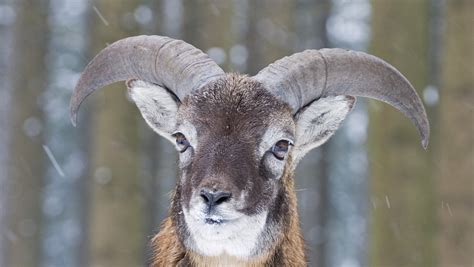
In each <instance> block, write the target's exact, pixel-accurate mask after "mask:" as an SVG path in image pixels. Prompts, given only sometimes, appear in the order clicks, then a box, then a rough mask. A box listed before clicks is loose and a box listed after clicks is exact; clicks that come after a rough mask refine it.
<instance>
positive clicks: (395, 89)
mask: <svg viewBox="0 0 474 267" xmlns="http://www.w3.org/2000/svg"><path fill="white" fill-rule="evenodd" d="M120 80H126V81H127V82H126V84H127V87H128V90H129V94H130V96H131V98H132V99H133V101H134V102H135V103H136V105H137V107H138V108H139V110H140V112H141V114H142V116H143V118H144V119H145V121H146V122H147V123H148V125H149V126H150V127H151V128H152V129H153V130H154V131H155V132H157V133H158V134H160V135H161V136H163V137H165V138H166V139H168V140H170V141H171V142H172V143H173V144H175V146H176V149H177V151H178V153H179V169H180V177H179V181H178V183H177V189H176V193H175V197H174V201H173V207H172V209H171V210H172V214H170V216H171V217H172V218H173V221H174V223H175V224H176V225H177V229H178V235H179V239H180V241H181V242H182V244H183V245H184V246H185V247H186V248H187V249H189V250H191V251H193V252H195V253H198V254H200V255H204V256H217V255H222V254H227V255H230V256H233V257H240V258H252V257H258V256H259V255H263V254H265V253H266V251H268V250H269V249H270V248H271V247H272V246H274V244H275V243H278V242H279V241H280V240H281V239H282V236H283V233H284V231H285V228H286V227H288V224H290V219H289V218H287V217H288V214H289V213H292V212H294V211H292V210H293V209H294V208H295V205H296V204H294V206H293V204H291V203H292V202H294V201H293V200H292V199H291V198H292V196H294V192H293V191H292V188H290V186H288V184H291V179H292V178H293V171H294V168H295V167H296V165H297V163H298V162H299V160H301V159H302V158H303V156H304V155H305V154H306V153H307V152H308V151H310V150H311V149H313V148H315V147H318V146H320V145H322V144H323V143H324V142H326V141H327V140H328V139H329V138H330V137H331V136H332V135H333V134H334V132H335V131H336V130H337V129H338V128H339V126H340V125H341V123H342V122H343V120H344V119H345V117H346V116H347V114H348V113H349V112H350V110H351V109H352V107H353V106H354V104H355V99H356V98H355V97H357V96H363V97H369V98H374V99H377V100H381V101H384V102H387V103H389V104H391V105H392V106H394V107H395V108H397V109H399V110H400V111H401V112H402V113H404V114H405V115H406V116H407V117H409V118H410V119H411V120H412V121H413V122H414V124H415V125H416V126H417V128H418V130H419V132H420V135H421V137H422V144H423V146H424V147H426V146H427V144H428V138H429V126H428V120H427V118H426V114H425V111H424V108H423V105H422V104H421V100H420V99H419V97H418V96H417V94H416V92H415V90H414V89H413V87H412V86H411V85H410V83H409V82H408V81H407V80H406V79H405V78H404V77H403V75H402V74H400V73H399V72H398V71H397V70H396V69H395V68H394V67H392V66H391V65H389V64H388V63H386V62H384V61H382V60H381V59H379V58H376V57H374V56H370V55H367V54H365V53H362V52H354V51H347V50H341V49H322V50H307V51H304V52H302V53H297V54H294V55H292V56H290V57H286V58H283V59H281V60H278V61H276V62H275V63H274V64H271V65H269V66H268V67H267V68H265V69H263V70H262V71H261V72H260V73H258V74H257V75H256V76H254V77H249V76H245V75H239V74H225V73H224V72H223V71H222V70H221V69H220V68H219V67H218V66H217V65H216V64H215V63H214V62H213V61H211V60H210V59H209V58H208V57H207V56H206V55H205V54H204V53H203V52H201V51H200V50H198V49H196V48H194V47H193V46H191V45H189V44H186V43H184V42H182V41H177V40H173V39H170V38H167V37H160V36H137V37H130V38H126V39H123V40H120V41H118V42H116V43H114V44H112V45H110V46H109V47H107V48H105V49H104V50H103V51H102V52H101V53H99V55H98V56H97V57H96V58H94V59H93V60H92V61H91V63H90V64H89V65H88V66H87V67H86V70H85V71H84V73H83V74H82V76H81V79H80V80H79V83H78V86H77V87H76V89H75V92H74V95H73V97H72V100H71V118H72V121H73V122H74V123H75V121H76V114H77V110H78V108H79V105H80V103H81V102H82V101H83V100H84V99H85V98H86V97H87V96H88V95H89V94H91V93H92V92H93V91H95V90H96V89H98V88H100V87H103V86H105V85H107V84H110V83H112V82H115V81H120ZM249 226H251V227H249Z"/></svg>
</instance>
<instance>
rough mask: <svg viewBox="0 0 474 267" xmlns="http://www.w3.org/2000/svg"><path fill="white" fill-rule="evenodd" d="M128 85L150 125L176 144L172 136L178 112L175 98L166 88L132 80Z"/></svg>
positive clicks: (132, 96) (130, 93)
mask: <svg viewBox="0 0 474 267" xmlns="http://www.w3.org/2000/svg"><path fill="white" fill-rule="evenodd" d="M126 84H127V88H128V92H129V95H130V97H131V98H132V100H133V101H134V102H135V104H136V105H137V107H138V109H139V110H140V112H141V114H142V116H143V118H144V119H145V121H146V122H147V123H148V125H149V126H150V127H151V128H152V129H153V130H154V131H155V132H157V133H158V134H159V135H161V136H163V137H165V138H166V139H168V140H170V141H171V142H172V143H173V144H174V143H175V138H174V137H172V136H171V135H172V134H173V131H174V130H175V127H176V113H177V112H178V103H177V101H176V99H175V97H174V96H173V95H172V94H171V93H170V92H168V90H166V89H165V88H163V87H161V86H159V85H156V84H152V83H149V82H145V81H142V80H137V79H131V80H128V81H127V82H126Z"/></svg>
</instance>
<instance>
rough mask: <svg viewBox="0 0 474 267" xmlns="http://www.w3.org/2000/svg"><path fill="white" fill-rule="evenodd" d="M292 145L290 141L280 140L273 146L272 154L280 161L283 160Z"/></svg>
mask: <svg viewBox="0 0 474 267" xmlns="http://www.w3.org/2000/svg"><path fill="white" fill-rule="evenodd" d="M292 145H293V143H292V142H291V141H289V140H280V141H278V142H276V144H274V145H273V146H272V153H273V155H274V156H275V158H277V159H278V160H283V159H285V156H286V154H287V153H288V150H289V148H290V146H292Z"/></svg>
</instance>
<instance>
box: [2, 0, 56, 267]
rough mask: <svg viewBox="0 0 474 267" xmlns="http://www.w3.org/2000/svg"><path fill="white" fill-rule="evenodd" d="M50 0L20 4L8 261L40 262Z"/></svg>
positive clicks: (13, 72)
mask: <svg viewBox="0 0 474 267" xmlns="http://www.w3.org/2000/svg"><path fill="white" fill-rule="evenodd" d="M47 8H48V1H33V2H32V1H21V2H18V3H17V4H16V10H15V11H16V21H15V24H14V25H13V27H14V28H13V31H14V33H13V34H14V41H13V42H14V46H13V47H15V50H14V51H13V53H14V55H13V56H12V57H11V58H12V59H13V62H12V63H11V66H10V67H11V71H9V73H10V75H11V77H10V79H11V85H12V99H11V112H10V114H11V123H10V126H9V127H8V129H9V130H10V134H9V135H10V136H11V143H10V148H9V151H10V152H9V153H10V154H9V158H10V162H9V164H8V166H9V170H8V173H9V179H10V182H9V190H8V204H9V206H8V210H7V220H8V226H9V229H8V230H7V231H6V233H5V234H6V236H7V238H8V239H9V243H8V244H7V246H6V255H7V258H8V259H7V261H6V262H7V264H6V266H36V265H37V264H38V262H39V257H40V256H39V252H40V237H41V235H40V227H41V201H40V200H41V191H42V181H43V173H44V165H43V164H44V163H45V162H46V158H45V151H43V147H42V144H43V134H42V128H43V110H42V107H41V95H42V93H43V92H44V89H45V87H46V84H47V79H46V77H47V75H46V71H45V70H46V62H45V56H44V55H45V54H46V52H47V44H48V36H49V34H48V22H47V18H48V16H47Z"/></svg>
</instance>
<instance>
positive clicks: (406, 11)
mask: <svg viewBox="0 0 474 267" xmlns="http://www.w3.org/2000/svg"><path fill="white" fill-rule="evenodd" d="M372 4H373V8H372V42H371V48H370V52H371V53H373V54H374V55H376V56H379V57H381V58H383V59H385V60H386V61H387V62H389V63H391V64H393V65H394V66H395V67H397V68H398V69H399V70H400V71H401V72H402V73H403V74H404V75H405V76H406V77H407V78H408V80H410V81H411V82H412V84H413V85H414V87H415V88H416V89H417V90H418V92H419V93H420V92H421V89H423V88H424V87H425V86H426V85H427V77H428V66H427V62H428V48H427V47H428V43H427V42H428V39H429V36H428V21H429V20H428V13H429V1H427V0H419V1H411V0H403V1H372ZM369 111H370V115H371V124H370V126H369V150H370V165H371V187H372V188H371V190H372V201H373V204H374V209H373V214H372V227H371V230H372V233H371V247H370V250H371V251H370V252H371V255H370V262H371V265H372V266H433V264H434V246H433V244H434V230H435V225H434V218H435V212H434V180H433V178H432V177H433V171H432V161H431V156H430V151H431V150H432V149H433V146H430V147H429V148H428V151H425V150H423V149H422V148H421V145H420V140H419V137H418V136H417V132H416V129H415V127H414V126H413V125H412V124H411V123H410V121H409V120H408V119H406V118H405V117H404V116H403V115H402V114H400V113H399V112H397V111H396V110H395V109H393V108H392V107H390V106H388V105H386V104H383V103H378V102H377V103H376V102H375V101H371V102H370V103H369ZM428 114H429V115H431V114H430V111H428Z"/></svg>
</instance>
